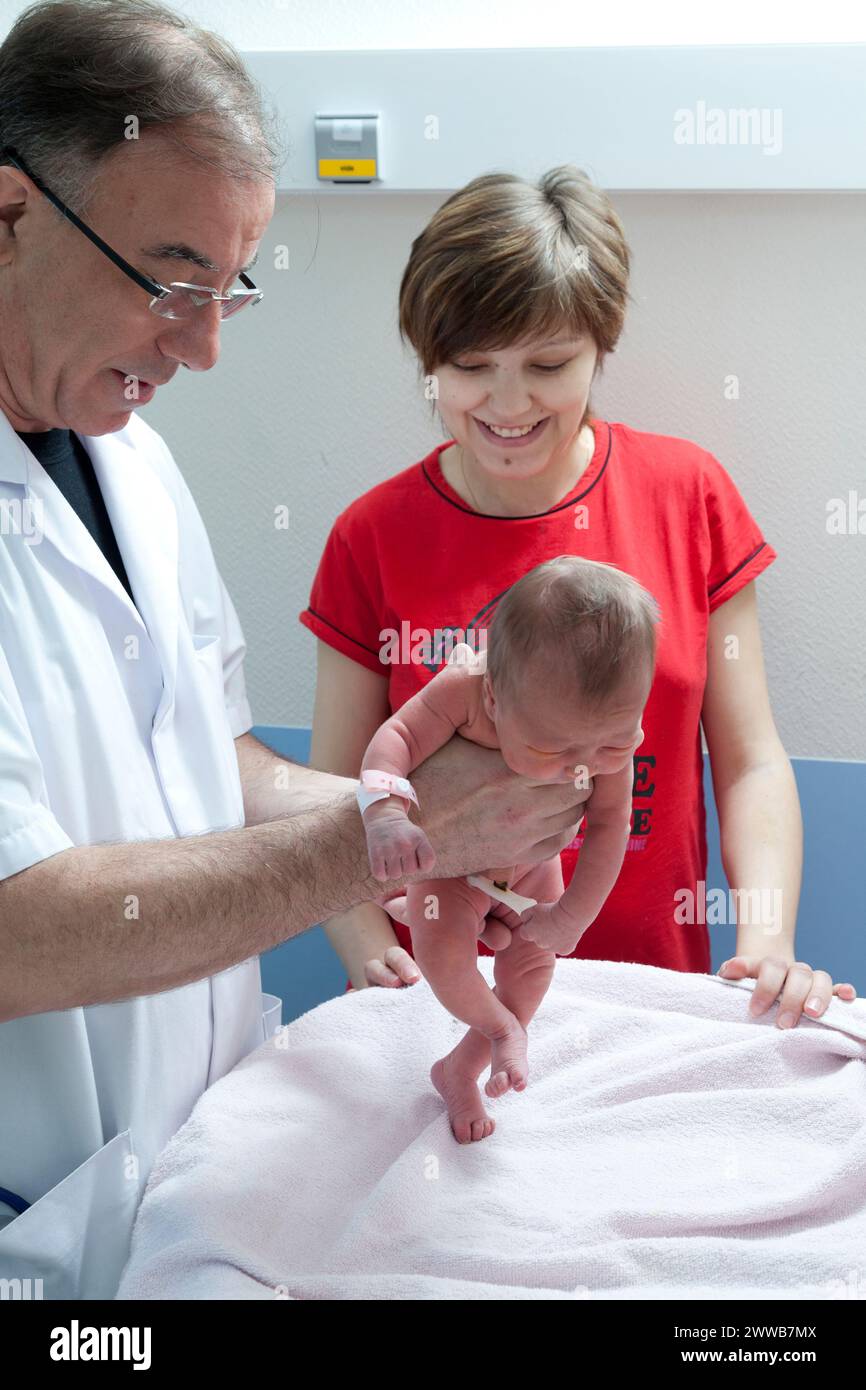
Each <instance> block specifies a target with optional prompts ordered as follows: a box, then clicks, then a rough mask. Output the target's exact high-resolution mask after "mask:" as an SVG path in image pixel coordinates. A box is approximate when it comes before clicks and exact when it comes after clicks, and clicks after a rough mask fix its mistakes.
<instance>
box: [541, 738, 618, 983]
mask: <svg viewBox="0 0 866 1390" xmlns="http://www.w3.org/2000/svg"><path fill="white" fill-rule="evenodd" d="M633 781H634V769H633V765H632V762H631V760H630V759H629V762H628V765H627V766H626V767H624V768H623V769H622V770H621V771H620V772H614V773H612V774H611V775H610V776H607V777H596V778H595V779H594V781H593V790H592V795H591V796H590V798H589V800H588V801H587V802H586V807H585V809H586V813H587V821H586V834H585V836H584V840H583V844H582V845H581V849H580V858H579V859H578V861H577V866H576V868H575V870H574V873H573V875H572V878H571V882H570V883H569V885H568V887H567V888H566V890H565V892H564V893H563V895H562V897H561V898H560V899H559V902H558V903H554V904H553V906H549V905H547V906H546V905H544V904H539V906H538V907H536V908H531V909H530V910H529V912H528V913H527V915H526V917H525V919H524V921H523V922H522V923H521V926H520V934H521V936H525V937H526V938H527V940H529V941H535V942H536V943H537V944H538V945H539V946H546V947H548V948H549V949H551V950H554V951H556V952H557V954H558V955H561V956H567V955H570V954H571V952H572V951H573V950H574V948H575V946H576V945H577V943H578V941H579V940H580V938H581V937H582V936H583V934H584V932H585V931H586V929H587V927H589V926H591V924H592V923H593V922H594V921H595V919H596V917H597V916H598V914H599V912H601V909H602V907H603V906H604V903H605V900H606V898H607V897H608V894H609V893H610V890H611V889H612V888H613V885H614V884H615V883H616V880H617V878H618V877H619V871H620V869H621V868H622V861H623V859H624V858H625V851H626V845H627V844H628V837H629V835H630V834H631V799H632V784H633Z"/></svg>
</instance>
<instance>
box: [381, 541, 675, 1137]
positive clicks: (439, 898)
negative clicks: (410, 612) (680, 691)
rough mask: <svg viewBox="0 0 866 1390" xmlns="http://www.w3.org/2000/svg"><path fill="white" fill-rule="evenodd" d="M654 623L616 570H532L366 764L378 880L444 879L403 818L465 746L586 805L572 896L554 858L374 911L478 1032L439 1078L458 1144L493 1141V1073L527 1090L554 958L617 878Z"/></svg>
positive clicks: (398, 718)
mask: <svg viewBox="0 0 866 1390" xmlns="http://www.w3.org/2000/svg"><path fill="white" fill-rule="evenodd" d="M657 620H658V609H657V606H656V603H655V600H654V599H653V598H652V597H651V595H650V594H648V593H647V592H646V590H645V589H643V588H641V586H640V585H639V584H638V583H637V581H636V580H634V579H632V578H631V577H630V576H629V575H626V574H624V573H622V572H621V571H620V570H618V569H615V568H614V567H613V566H612V565H605V564H601V563H598V562H595V561H591V560H584V559H582V558H580V557H578V556H575V555H560V556H558V557H557V558H556V559H554V560H549V561H547V562H546V563H545V564H542V565H538V566H536V568H535V569H532V570H530V571H529V573H528V574H526V575H524V576H523V578H522V579H520V580H519V581H518V582H517V583H515V584H513V585H512V587H511V588H510V589H509V590H508V591H507V592H506V593H505V595H504V596H503V598H502V599H501V601H500V602H499V605H498V607H497V609H496V612H495V615H494V619H493V622H492V625H491V630H490V640H489V643H488V648H487V651H486V652H482V653H481V654H480V655H479V656H478V657H476V655H475V653H474V652H472V650H471V648H469V647H468V646H466V645H464V644H461V646H459V647H456V648H455V650H454V652H453V653H452V657H451V659H450V660H449V664H448V665H447V666H446V667H445V668H444V670H442V671H440V672H439V673H438V674H437V675H436V676H434V678H433V679H432V680H431V681H430V682H429V683H428V684H427V685H426V686H425V687H424V689H423V690H420V691H419V692H418V694H416V695H414V696H413V697H412V698H411V699H410V700H407V702H406V704H404V705H403V706H402V708H401V709H400V710H398V712H397V713H396V714H394V715H392V717H391V718H390V719H388V720H387V721H386V723H384V724H383V725H382V726H381V728H379V729H378V730H377V731H376V733H375V735H374V736H373V738H372V739H371V741H370V744H369V746H368V748H367V750H366V752H365V754H364V759H363V762H362V765H361V787H360V788H359V791H358V801H359V805H360V806H361V810H362V815H363V819H364V827H365V831H366V836H367V847H368V851H369V856H370V867H371V870H372V872H373V874H374V875H375V877H376V878H378V879H379V880H380V881H385V880H387V879H395V878H401V877H402V876H403V875H406V874H411V873H415V872H421V873H426V872H428V871H429V870H431V869H432V868H433V867H434V864H435V861H436V856H435V852H434V850H433V847H432V846H431V844H430V842H429V840H428V839H427V836H426V835H425V833H424V831H423V830H422V829H421V827H420V826H418V825H415V824H414V823H413V822H412V821H411V820H410V819H409V816H408V814H407V813H408V806H409V802H410V801H415V803H416V804H417V797H416V796H415V793H414V790H413V788H412V786H411V783H410V782H408V780H406V779H407V778H408V774H409V773H410V772H411V771H412V770H413V769H414V768H416V767H417V766H418V765H419V764H420V763H422V762H423V761H424V759H425V758H428V757H429V756H430V755H431V754H432V753H434V752H435V751H436V749H437V748H440V747H441V746H442V745H443V744H444V743H447V742H448V740H449V739H450V738H451V737H452V736H453V735H454V734H455V733H456V734H459V735H460V736H461V737H462V738H466V739H470V740H471V741H472V742H474V743H480V744H481V745H482V746H483V747H485V748H498V749H499V750H500V751H501V753H502V757H503V759H504V761H505V762H506V763H507V764H508V766H509V767H510V768H511V769H512V771H513V772H516V773H518V774H519V775H521V776H523V777H526V778H529V779H530V780H531V781H534V782H548V781H552V782H563V781H572V780H573V781H574V782H575V786H577V787H578V788H580V787H584V788H586V789H587V791H588V793H589V795H588V799H587V801H586V803H585V808H584V809H585V816H584V819H585V822H586V824H585V830H584V840H583V844H582V847H581V850H580V857H579V861H578V864H577V866H576V869H575V872H574V875H573V877H572V879H571V882H570V884H569V886H568V890H567V891H566V892H564V891H563V878H562V868H561V863H560V858H559V855H558V854H556V855H554V856H553V858H551V859H549V860H546V861H544V862H542V863H540V864H533V865H524V864H511V865H507V866H505V867H498V868H488V869H484V870H482V871H481V872H480V875H475V874H472V875H469V876H468V877H466V878H455V879H426V880H423V881H417V882H415V883H411V884H409V885H407V888H406V895H405V903H404V905H403V906H402V910H401V911H400V913H399V914H398V912H397V911H395V910H393V907H394V905H395V904H394V899H393V895H392V897H391V898H390V899H387V898H386V897H382V898H380V899H378V900H377V901H378V902H380V904H381V905H382V906H383V907H385V908H386V910H391V912H392V915H393V916H397V915H400V917H401V919H402V920H404V921H405V922H406V924H407V925H408V927H409V929H410V931H411V934H412V950H413V954H414V957H415V960H416V962H417V964H418V967H419V969H420V970H421V972H422V974H423V975H424V977H425V978H426V979H427V981H428V982H429V984H430V987H431V988H432V990H433V992H434V993H435V994H436V996H437V998H438V999H439V1000H440V1002H441V1003H442V1004H443V1005H444V1006H445V1008H446V1009H447V1010H448V1012H449V1013H450V1014H452V1015H453V1016H454V1017H455V1018H459V1019H461V1020H462V1021H463V1022H464V1023H467V1024H468V1025H469V1031H468V1032H467V1033H466V1035H465V1036H464V1037H463V1039H462V1040H461V1042H460V1043H459V1044H458V1045H457V1046H456V1047H455V1048H454V1049H453V1051H451V1052H450V1053H448V1055H447V1056H446V1057H443V1058H441V1059H440V1060H439V1061H437V1062H436V1063H434V1065H433V1067H432V1070H431V1073H430V1076H431V1080H432V1081H433V1084H434V1085H435V1086H436V1089H437V1090H438V1091H439V1093H440V1095H441V1096H442V1097H443V1099H444V1100H445V1103H446V1105H447V1107H448V1114H449V1118H450V1121H451V1127H452V1130H453V1133H454V1136H455V1138H456V1139H457V1140H458V1141H459V1142H461V1143H467V1142H470V1141H472V1140H478V1139H484V1138H486V1137H487V1136H488V1135H489V1134H491V1133H492V1132H493V1129H494V1122H493V1120H492V1118H491V1117H490V1115H488V1113H487V1111H486V1110H485V1109H484V1105H483V1103H482V1099H481V1094H480V1092H479V1089H478V1085H477V1078H478V1076H479V1075H480V1073H481V1071H482V1070H483V1069H484V1067H485V1066H486V1065H487V1062H488V1061H490V1064H491V1065H490V1077H489V1080H488V1081H487V1083H486V1085H485V1088H484V1089H485V1091H486V1093H487V1095H488V1096H491V1097H496V1096H501V1095H503V1094H504V1093H505V1092H506V1091H508V1090H509V1089H511V1088H512V1087H513V1088H514V1089H515V1090H517V1091H521V1090H523V1089H524V1087H525V1086H526V1081H527V1075H528V1068H527V1034H526V1028H527V1025H528V1023H529V1021H530V1019H531V1018H532V1016H533V1014H534V1013H535V1011H536V1009H537V1008H538V1006H539V1004H540V1003H541V1000H542V999H543V998H544V995H545V993H546V991H547V989H548V986H549V984H550V980H551V977H552V974H553V969H554V961H555V957H556V955H569V954H570V953H571V952H572V951H573V950H574V948H575V946H576V945H577V942H578V941H579V939H580V937H581V936H582V935H583V933H584V932H585V931H586V929H587V927H589V925H590V924H591V923H592V922H593V920H594V919H595V918H596V917H597V915H598V913H599V912H600V910H601V907H602V905H603V903H604V901H605V898H606V897H607V895H608V893H609V892H610V890H611V888H612V887H613V885H614V883H615V881H616V878H617V876H618V874H619V871H620V868H621V867H622V861H623V857H624V854H625V849H626V844H627V841H628V837H629V833H630V829H631V802H632V780H633V767H632V755H633V754H634V752H635V749H636V748H638V747H639V745H640V743H641V742H642V740H643V736H644V735H643V729H642V728H641V716H642V713H643V709H644V706H645V704H646V701H647V698H648V696H649V692H650V687H651V685H652V680H653V674H654V669H655V645H656V644H655V623H656V622H657ZM455 658H456V659H455ZM395 779H399V780H395ZM404 801H405V805H404ZM515 890H516V894H517V895H527V898H528V900H527V899H524V898H521V897H520V896H515ZM402 903H403V900H402V899H401V904H402ZM521 911H522V915H520V916H518V915H517V914H518V913H521ZM488 913H492V915H495V916H498V917H501V918H502V919H503V921H505V923H506V924H507V925H508V926H510V927H511V928H512V936H511V943H510V945H509V946H508V947H507V948H505V949H504V950H501V951H497V952H496V955H495V962H494V977H495V980H496V988H495V989H494V990H491V989H490V988H489V986H488V985H487V983H486V981H485V980H484V978H483V977H482V976H481V974H480V973H479V971H478V968H477V961H478V946H477V942H478V937H479V935H480V933H481V932H482V931H483V930H484V928H485V918H486V916H487V914H488ZM404 914H405V915H404Z"/></svg>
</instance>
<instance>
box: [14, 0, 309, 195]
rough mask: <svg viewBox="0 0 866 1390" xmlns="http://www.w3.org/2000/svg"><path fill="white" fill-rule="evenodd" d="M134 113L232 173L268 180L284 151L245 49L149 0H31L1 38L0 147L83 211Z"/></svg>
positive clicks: (146, 126) (191, 153)
mask: <svg viewBox="0 0 866 1390" xmlns="http://www.w3.org/2000/svg"><path fill="white" fill-rule="evenodd" d="M130 116H134V117H136V119H137V121H138V130H139V132H141V133H143V132H144V131H145V130H150V129H158V130H160V131H161V132H162V133H163V134H165V135H166V136H167V137H168V138H170V139H171V140H172V141H173V142H174V143H175V144H176V145H177V146H178V148H180V149H182V150H183V152H184V153H185V154H186V155H187V156H188V157H190V158H194V159H198V160H200V161H202V162H204V163H208V164H212V165H214V166H215V167H217V168H218V169H220V170H221V171H224V172H227V173H229V174H231V175H233V176H235V177H238V178H252V179H262V180H266V179H269V178H270V179H273V178H275V173H276V169H277V167H278V162H279V161H280V159H281V158H282V155H283V151H282V140H281V136H280V132H279V122H278V118H277V116H276V112H275V111H274V110H273V109H270V110H266V109H265V107H264V104H263V101H262V96H261V91H260V89H259V87H258V86H257V84H256V83H255V82H254V80H253V78H252V77H251V75H250V74H249V73H248V72H247V70H246V68H245V66H244V64H243V61H242V59H241V57H240V55H239V54H238V53H237V52H236V50H235V49H234V48H233V47H232V46H231V44H229V43H228V42H227V41H226V40H225V39H223V38H221V37H220V36H219V35H217V34H213V33H211V32H210V31H209V30H207V29H201V28H199V26H198V25H196V24H193V23H192V22H191V20H189V19H187V18H186V16H184V15H180V14H177V13H176V12H175V11H174V10H171V9H169V8H168V7H167V6H164V5H160V4H152V3H150V0H38V3H36V4H33V5H29V6H28V7H27V9H26V10H23V11H22V13H21V14H20V15H19V16H18V18H17V19H16V21H15V23H14V24H13V26H12V28H11V29H10V30H9V33H8V34H7V35H6V38H5V39H4V41H3V43H2V45H0V149H2V147H3V146H4V145H11V146H12V147H13V148H14V149H16V150H17V151H18V153H19V154H20V155H21V156H22V157H23V159H24V160H25V162H26V163H28V164H29V165H30V167H31V168H32V170H33V172H34V174H36V175H37V177H39V178H40V179H42V180H43V182H44V183H46V184H47V185H48V187H49V188H50V189H51V191H52V192H53V193H56V195H57V196H58V197H59V198H60V199H61V201H63V202H65V203H68V204H69V205H70V206H71V207H72V209H73V211H74V212H84V211H86V209H87V205H88V203H89V201H90V199H91V197H92V195H93V192H94V189H95V185H96V179H97V175H98V173H99V170H100V164H101V161H102V159H103V157H104V156H106V155H108V154H109V153H110V152H111V151H112V150H113V149H115V148H117V147H118V146H121V145H123V144H124V143H125V139H126V136H125V130H126V123H127V122H128V120H129V117H130ZM184 137H186V138H184ZM59 215H60V214H59V213H58V216H59Z"/></svg>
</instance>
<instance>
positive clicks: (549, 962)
mask: <svg viewBox="0 0 866 1390" xmlns="http://www.w3.org/2000/svg"><path fill="white" fill-rule="evenodd" d="M512 887H513V888H514V890H515V891H516V892H518V893H522V894H524V896H526V897H531V898H535V899H536V900H537V901H538V902H555V901H556V900H557V898H558V897H559V896H560V895H561V893H562V889H563V882H562V866H561V863H560V859H559V856H558V855H557V856H556V857H555V858H554V859H548V860H545V862H544V863H543V864H534V865H532V866H530V868H529V869H527V870H526V872H525V873H524V874H522V875H519V876H518V877H517V878H515V881H514V883H513V884H512ZM493 910H494V911H495V910H496V905H495V904H494V905H493ZM503 914H504V915H505V916H506V917H508V919H509V922H515V927H514V930H513V932H512V940H511V945H510V946H508V947H506V948H505V950H503V951H497V952H496V956H495V960H494V966H493V974H494V978H495V980H496V989H495V991H494V993H495V994H496V996H497V998H499V999H500V1000H501V1002H502V1003H503V1004H504V1005H505V1006H506V1008H508V1009H510V1010H511V1012H512V1013H513V1014H515V1016H516V1017H517V1018H518V1020H519V1021H520V1024H521V1026H522V1027H523V1028H524V1029H526V1028H528V1027H529V1023H530V1020H531V1019H532V1018H533V1017H534V1015H535V1013H536V1010H537V1009H538V1006H539V1004H540V1003H541V1001H542V999H543V998H544V996H545V994H546V993H547V991H548V989H549V987H550V981H551V979H552V978H553V972H554V969H555V967H556V956H555V954H554V953H553V952H552V951H545V950H543V949H542V947H540V946H538V945H536V943H535V942H534V941H525V940H524V938H523V937H522V936H520V935H519V934H518V933H517V931H516V919H515V918H514V916H513V914H512V913H510V912H508V911H507V910H506V909H505V908H503ZM490 1053H491V1048H490V1042H489V1040H488V1038H486V1037H485V1036H484V1034H483V1033H480V1032H479V1031H478V1030H477V1029H475V1028H470V1030H469V1032H468V1033H467V1034H466V1035H465V1037H464V1038H463V1039H462V1041H461V1042H459V1043H458V1044H457V1046H456V1047H455V1048H454V1050H453V1052H452V1053H450V1054H449V1056H450V1057H451V1058H453V1061H454V1066H455V1067H456V1068H458V1069H459V1071H460V1072H461V1074H463V1075H472V1076H475V1077H477V1076H479V1075H480V1074H481V1072H482V1071H483V1070H484V1068H485V1067H486V1066H487V1063H488V1061H489V1060H490ZM484 1089H485V1090H486V1092H487V1094H488V1095H489V1096H493V1097H495V1096H498V1095H502V1094H503V1092H504V1091H506V1090H508V1086H507V1085H503V1084H502V1078H501V1077H500V1076H498V1075H497V1068H496V1065H495V1063H494V1065H493V1066H492V1067H491V1071H490V1078H489V1080H488V1081H487V1084H486V1086H485V1088H484Z"/></svg>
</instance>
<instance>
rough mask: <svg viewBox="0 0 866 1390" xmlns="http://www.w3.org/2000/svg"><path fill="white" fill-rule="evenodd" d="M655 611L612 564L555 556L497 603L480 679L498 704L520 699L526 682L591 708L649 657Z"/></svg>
mask: <svg viewBox="0 0 866 1390" xmlns="http://www.w3.org/2000/svg"><path fill="white" fill-rule="evenodd" d="M659 619H660V612H659V606H658V604H657V602H656V600H655V599H654V598H653V596H652V594H650V593H648V591H647V590H646V589H644V588H643V587H642V586H641V585H640V584H638V582H637V580H636V579H633V578H632V577H631V575H628V574H625V573H624V572H623V571H622V570H619V569H617V568H616V567H615V566H614V565H606V564H603V563H602V562H601V561H597V560H585V559H583V558H582V557H580V556H578V555H558V556H557V557H556V558H555V559H553V560H547V561H546V562H545V563H544V564H542V565H536V567H535V568H534V569H531V570H529V572H528V573H527V574H525V575H524V576H523V578H522V579H518V580H517V582H516V583H514V584H512V586H511V588H510V589H508V590H507V591H506V593H505V594H504V595H503V597H502V598H501V599H500V601H499V603H498V605H497V607H496V611H495V613H494V615H493V620H492V623H491V625H490V633H489V640H488V645H487V672H488V676H489V680H490V684H491V686H492V688H493V693H494V695H495V697H496V700H497V702H500V701H501V702H506V703H510V702H511V700H512V699H513V698H515V697H518V696H520V695H521V694H522V696H523V698H525V696H526V687H527V682H528V683H529V685H530V686H532V685H533V683H535V684H536V687H537V688H541V683H542V682H543V683H544V684H545V685H546V686H547V687H548V688H550V689H551V690H552V691H556V692H564V693H565V695H566V697H567V695H568V692H572V693H573V695H574V697H575V698H576V699H577V700H580V701H585V702H586V703H588V704H590V705H592V706H599V705H602V704H604V703H605V701H607V700H608V699H609V698H610V697H611V696H613V695H615V694H616V692H617V690H618V689H619V687H620V686H621V684H622V682H623V680H624V679H625V678H626V677H628V676H631V675H634V674H635V673H637V672H644V671H645V672H646V674H647V679H648V680H651V678H652V675H653V671H654V668H655V657H656V631H655V629H656V624H657V623H658V621H659Z"/></svg>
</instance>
